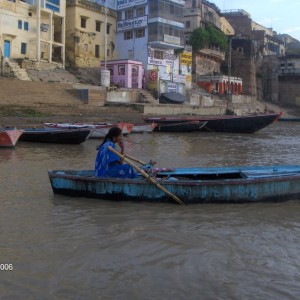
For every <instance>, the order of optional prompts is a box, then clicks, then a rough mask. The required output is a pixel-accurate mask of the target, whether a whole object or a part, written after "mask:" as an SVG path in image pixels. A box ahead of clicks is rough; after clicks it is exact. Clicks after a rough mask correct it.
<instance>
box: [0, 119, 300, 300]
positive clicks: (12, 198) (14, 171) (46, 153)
mask: <svg viewBox="0 0 300 300" xmlns="http://www.w3.org/2000/svg"><path fill="white" fill-rule="evenodd" d="M97 144H98V141H97V140H88V141H86V142H85V143H83V144H81V145H55V144H37V143H28V142H27V143H26V142H19V143H18V144H17V147H16V148H15V149H14V150H10V149H1V151H0V182H1V193H0V266H1V264H12V266H13V270H12V271H0V298H1V299H130V300H131V299H151V300H152V299H205V300H206V299H272V300H276V299H280V300H281V299H299V298H300V256H299V253H300V202H299V201H297V200H295V201H288V202H281V203H252V204H204V205H190V206H186V207H181V206H178V205H175V204H174V205H173V204H157V203H156V204H155V203H135V202H123V203H122V202H117V203H114V202H112V201H101V200H93V199H85V198H71V197H65V196H59V195H54V194H53V193H52V190H51V186H50V183H49V180H48V176H47V169H89V168H93V166H94V159H95V155H96V151H95V148H96V145H97ZM125 146H126V152H127V153H128V154H130V155H132V156H135V157H138V158H140V159H143V160H146V161H147V160H149V159H150V158H152V159H155V160H157V161H158V166H161V167H162V166H164V167H185V166H191V167H192V166H229V165H270V164H272V165H273V164H300V159H299V152H300V124H298V123H286V122H277V123H275V124H272V125H271V126H269V127H267V128H265V129H263V130H262V131H260V132H257V133H256V134H250V135H248V134H245V135H243V134H217V133H191V134H164V133H154V134H140V135H139V134H136V135H131V136H129V137H127V138H126V142H125ZM299 200H300V199H299Z"/></svg>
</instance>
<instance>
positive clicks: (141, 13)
mask: <svg viewBox="0 0 300 300" xmlns="http://www.w3.org/2000/svg"><path fill="white" fill-rule="evenodd" d="M145 14H146V12H145V6H142V7H138V8H137V9H136V16H137V17H142V16H144V15H145Z"/></svg>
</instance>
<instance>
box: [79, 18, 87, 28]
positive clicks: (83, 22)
mask: <svg viewBox="0 0 300 300" xmlns="http://www.w3.org/2000/svg"><path fill="white" fill-rule="evenodd" d="M86 21H87V19H86V18H83V17H81V18H80V26H81V28H86Z"/></svg>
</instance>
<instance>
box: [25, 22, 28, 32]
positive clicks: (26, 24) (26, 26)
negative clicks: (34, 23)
mask: <svg viewBox="0 0 300 300" xmlns="http://www.w3.org/2000/svg"><path fill="white" fill-rule="evenodd" d="M24 30H26V31H28V30H29V24H28V22H24Z"/></svg>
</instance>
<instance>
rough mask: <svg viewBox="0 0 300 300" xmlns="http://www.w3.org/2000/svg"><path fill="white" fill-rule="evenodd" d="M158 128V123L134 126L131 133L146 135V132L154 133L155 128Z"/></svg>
mask: <svg viewBox="0 0 300 300" xmlns="http://www.w3.org/2000/svg"><path fill="white" fill-rule="evenodd" d="M156 126H157V124H156V123H152V124H134V125H133V128H132V130H131V133H144V132H153V130H154V129H155V127H156Z"/></svg>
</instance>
